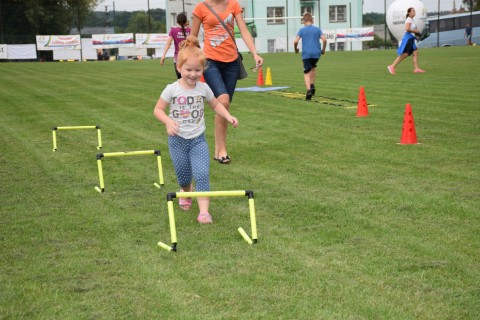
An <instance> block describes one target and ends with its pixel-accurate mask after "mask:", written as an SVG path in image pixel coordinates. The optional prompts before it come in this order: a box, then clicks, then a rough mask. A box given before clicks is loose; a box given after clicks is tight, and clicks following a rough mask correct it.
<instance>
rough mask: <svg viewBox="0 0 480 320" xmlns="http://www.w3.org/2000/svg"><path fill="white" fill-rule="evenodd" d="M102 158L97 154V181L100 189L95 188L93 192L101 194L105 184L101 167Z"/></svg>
mask: <svg viewBox="0 0 480 320" xmlns="http://www.w3.org/2000/svg"><path fill="white" fill-rule="evenodd" d="M102 156H103V154H101V153H100V154H97V167H98V179H99V180H100V188H99V187H95V190H97V191H98V192H100V193H102V192H103V191H105V182H104V181H103V167H102Z"/></svg>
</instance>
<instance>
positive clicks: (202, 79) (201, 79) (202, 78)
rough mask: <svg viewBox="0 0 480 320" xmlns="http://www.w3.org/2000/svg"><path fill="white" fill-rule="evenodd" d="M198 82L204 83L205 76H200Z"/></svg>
mask: <svg viewBox="0 0 480 320" xmlns="http://www.w3.org/2000/svg"><path fill="white" fill-rule="evenodd" d="M200 82H203V83H205V78H204V77H203V75H202V77H201V78H200Z"/></svg>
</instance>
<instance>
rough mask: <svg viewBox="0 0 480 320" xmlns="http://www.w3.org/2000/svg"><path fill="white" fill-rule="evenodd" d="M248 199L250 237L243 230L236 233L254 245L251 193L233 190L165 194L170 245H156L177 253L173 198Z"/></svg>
mask: <svg viewBox="0 0 480 320" xmlns="http://www.w3.org/2000/svg"><path fill="white" fill-rule="evenodd" d="M239 196H247V197H248V206H249V209H250V225H251V230H252V237H251V238H250V237H249V236H248V234H247V233H246V232H245V230H243V228H241V227H240V228H238V232H239V233H240V235H241V236H242V238H243V239H244V240H245V241H246V242H247V243H248V244H255V243H257V241H258V236H257V220H256V214H255V203H254V200H253V191H250V190H238V191H237V190H235V191H204V192H170V193H168V194H167V208H168V221H169V224H170V238H171V242H172V244H171V245H170V246H169V245H167V244H165V243H163V242H160V241H159V242H158V243H157V245H158V246H159V247H160V248H162V249H165V250H167V251H177V231H176V227H175V214H174V210H173V199H175V198H193V197H239Z"/></svg>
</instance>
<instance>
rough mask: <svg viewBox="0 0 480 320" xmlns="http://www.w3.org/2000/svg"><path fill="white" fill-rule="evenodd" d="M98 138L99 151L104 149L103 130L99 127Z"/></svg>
mask: <svg viewBox="0 0 480 320" xmlns="http://www.w3.org/2000/svg"><path fill="white" fill-rule="evenodd" d="M97 138H98V146H97V149H98V150H100V149H102V130H101V129H100V127H99V126H97Z"/></svg>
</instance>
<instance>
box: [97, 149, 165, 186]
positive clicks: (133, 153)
mask: <svg viewBox="0 0 480 320" xmlns="http://www.w3.org/2000/svg"><path fill="white" fill-rule="evenodd" d="M151 154H154V155H156V156H157V165H158V178H159V182H160V184H158V183H156V182H155V183H154V185H155V186H156V187H157V188H161V186H163V170H162V156H161V155H160V151H159V150H145V151H125V152H108V153H99V154H97V167H98V179H99V181H100V187H98V186H96V187H95V190H97V191H98V192H100V193H102V192H104V191H105V182H104V180H103V167H102V158H104V157H105V158H106V157H123V156H139V155H151Z"/></svg>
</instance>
